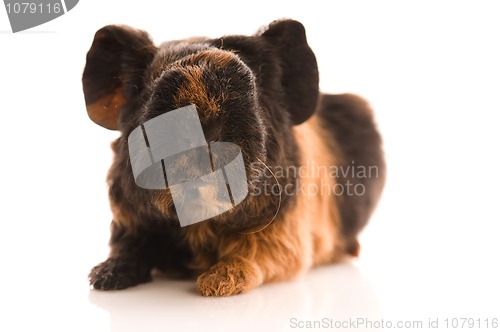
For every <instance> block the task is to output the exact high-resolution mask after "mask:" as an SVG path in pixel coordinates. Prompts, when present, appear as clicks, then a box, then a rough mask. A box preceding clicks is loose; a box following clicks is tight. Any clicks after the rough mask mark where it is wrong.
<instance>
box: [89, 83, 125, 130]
mask: <svg viewBox="0 0 500 332" xmlns="http://www.w3.org/2000/svg"><path fill="white" fill-rule="evenodd" d="M124 104H125V98H123V95H122V92H121V89H116V90H115V91H114V92H113V93H112V94H110V95H107V96H104V97H102V98H101V99H99V100H98V101H96V102H94V103H92V104H90V105H87V113H88V115H89V117H90V119H91V120H92V121H94V122H95V123H97V124H98V125H100V126H103V127H104V128H107V129H111V130H117V129H118V117H119V115H120V108H121V107H122V106H123V105H124Z"/></svg>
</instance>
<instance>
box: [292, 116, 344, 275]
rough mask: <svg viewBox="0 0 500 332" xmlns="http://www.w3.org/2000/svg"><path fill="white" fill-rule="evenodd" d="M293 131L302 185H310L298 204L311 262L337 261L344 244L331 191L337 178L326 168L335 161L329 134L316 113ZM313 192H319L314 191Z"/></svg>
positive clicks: (335, 200)
mask: <svg viewBox="0 0 500 332" xmlns="http://www.w3.org/2000/svg"><path fill="white" fill-rule="evenodd" d="M294 132H295V137H296V138H297V142H298V144H299V147H300V150H301V157H302V164H303V165H305V166H303V167H306V168H307V174H308V175H307V176H306V177H304V178H301V186H304V187H305V188H311V189H310V190H309V191H308V190H305V191H304V192H305V194H304V195H301V196H300V197H299V202H298V204H297V205H298V210H302V211H304V214H305V215H304V218H306V219H307V220H308V222H307V223H308V224H309V225H311V229H310V231H311V235H312V241H313V263H314V265H319V264H324V263H330V262H334V261H338V260H339V259H341V258H342V257H343V252H344V249H343V247H344V244H343V243H342V238H341V235H340V212H339V210H338V207H337V197H336V196H335V194H334V186H335V184H336V181H335V178H332V177H330V174H329V172H328V170H329V169H330V167H331V166H333V165H336V160H335V157H334V156H333V155H332V153H331V151H330V150H329V149H328V148H327V146H326V144H325V142H326V141H325V140H326V139H327V138H328V136H327V134H326V133H325V132H324V129H323V128H322V127H321V123H320V121H319V119H318V118H317V117H316V116H313V117H312V118H311V119H310V120H308V121H307V122H305V123H303V124H301V125H299V126H295V127H294ZM316 189H317V190H316ZM314 192H318V193H317V194H316V195H313V193H314ZM298 213H300V212H298Z"/></svg>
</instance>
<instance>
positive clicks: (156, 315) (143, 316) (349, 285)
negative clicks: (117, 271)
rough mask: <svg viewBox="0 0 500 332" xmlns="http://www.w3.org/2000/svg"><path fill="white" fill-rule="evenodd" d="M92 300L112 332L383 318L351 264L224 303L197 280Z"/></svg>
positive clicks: (272, 327) (161, 282)
mask: <svg viewBox="0 0 500 332" xmlns="http://www.w3.org/2000/svg"><path fill="white" fill-rule="evenodd" d="M89 299H90V302H91V303H92V304H94V305H96V306H97V307H99V308H102V309H105V310H106V311H107V312H108V313H109V317H110V324H111V331H113V332H124V331H140V330H148V331H176V330H179V331H180V330H189V331H191V330H192V331H196V330H200V329H207V330H208V331H234V330H238V331H260V330H262V331H284V330H288V329H292V328H293V326H294V325H293V324H299V323H298V321H303V322H305V321H308V320H312V321H314V320H322V319H325V318H326V319H335V320H344V319H347V320H348V319H349V318H351V317H366V318H371V319H374V320H375V319H380V317H381V314H380V310H379V308H378V303H377V299H376V297H375V294H374V291H373V289H372V288H371V286H370V283H369V282H368V280H367V279H366V278H365V277H364V276H363V275H362V273H361V272H360V271H359V269H358V268H357V267H356V266H355V265H354V264H352V263H343V264H339V265H333V266H327V267H321V268H317V269H314V270H313V271H311V272H310V273H309V274H307V275H305V276H303V277H301V278H299V279H297V280H294V281H291V282H283V283H274V284H267V285H264V286H262V287H260V288H257V289H254V290H252V291H251V292H249V293H246V294H240V295H237V296H231V297H224V298H205V297H202V296H200V295H199V294H198V293H197V291H196V290H195V288H194V282H193V281H172V280H166V279H158V278H157V279H156V280H155V281H154V282H153V283H150V284H145V285H141V286H138V287H134V288H131V289H127V290H124V291H115V292H102V291H91V292H90V293H89ZM294 318H295V321H296V322H297V323H293V321H291V320H292V319H294ZM368 330H370V329H368Z"/></svg>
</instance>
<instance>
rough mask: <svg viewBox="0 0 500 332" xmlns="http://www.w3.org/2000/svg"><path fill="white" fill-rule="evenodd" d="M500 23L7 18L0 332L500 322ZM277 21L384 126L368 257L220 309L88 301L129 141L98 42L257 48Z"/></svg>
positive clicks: (454, 4)
mask: <svg viewBox="0 0 500 332" xmlns="http://www.w3.org/2000/svg"><path fill="white" fill-rule="evenodd" d="M499 10H500V8H499V6H498V4H496V2H495V1H476V2H473V1H468V2H463V1H449V2H445V1H439V2H438V1H434V2H431V1H418V2H417V1H414V2H406V1H404V2H403V1H377V2H375V1H373V2H358V1H354V2H351V1H350V2H347V1H345V2H337V1H328V2H327V1H307V2H305V1H300V2H294V1H286V2H285V1H283V2H271V1H264V2H260V1H252V2H250V1H247V2H241V4H239V3H237V2H236V1H227V2H211V1H168V2H167V1H164V2H160V1H136V2H124V1H81V2H80V3H79V4H78V5H77V6H76V7H75V8H74V9H73V10H72V11H70V12H69V13H68V14H66V15H64V16H62V17H60V18H58V19H56V20H54V21H52V22H49V23H47V24H44V25H42V26H39V27H36V28H33V29H31V30H29V31H26V32H22V33H17V34H12V33H11V32H10V26H9V23H8V19H7V15H6V13H5V11H4V10H3V8H2V9H0V45H1V46H0V48H1V51H0V60H1V61H0V121H1V128H0V156H1V163H0V174H1V176H2V180H1V183H0V194H1V201H0V207H1V208H0V220H1V224H0V269H1V273H0V285H1V287H2V288H1V290H0V305H1V307H0V308H1V311H0V317H1V318H0V330H2V331H38V330H47V331H95V332H97V331H110V330H111V331H114V332H118V331H120V332H121V331H139V330H141V331H142V330H144V331H146V330H151V331H178V330H180V329H181V328H182V329H184V330H200V329H205V330H208V331H215V330H219V331H225V330H227V331H229V330H230V331H234V330H240V331H246V330H248V331H255V330H257V328H264V329H265V330H267V331H282V330H284V331H286V330H297V328H293V323H292V322H291V319H293V318H294V317H295V318H296V319H297V320H301V321H305V320H320V319H323V318H332V319H336V320H343V319H349V318H351V319H357V318H369V319H372V320H377V321H379V322H380V320H381V319H384V321H388V320H390V321H392V322H394V324H396V322H397V321H398V320H407V319H408V320H412V321H413V320H422V321H423V324H424V325H423V326H424V327H426V326H427V324H428V320H429V319H432V320H433V321H435V320H436V319H439V324H440V325H439V326H440V327H441V329H443V328H444V327H445V319H447V318H448V319H450V320H449V323H451V319H452V318H455V317H456V318H460V317H468V318H475V319H481V324H482V325H481V327H482V330H486V329H485V327H486V326H485V324H486V321H485V320H486V319H490V322H491V319H492V318H499V319H500V300H499V295H500V287H499V283H498V280H499V279H500V272H499V264H500V263H499V260H498V254H499V252H500V244H499V241H498V235H499V230H500V227H499V223H500V218H499V213H498V205H499V198H500V197H499V194H498V188H499V186H500V180H499V171H500V162H499V161H500V158H499V152H498V151H499V149H498V146H497V145H498V143H499V142H500V135H499V130H498V120H499V116H498V114H499V112H500V98H499V97H500V94H499V88H500V48H499V45H500V42H499V41H500V19H499ZM281 17H290V18H294V19H297V20H299V21H301V22H302V23H303V24H304V25H305V27H306V30H307V34H308V39H309V43H310V45H311V47H312V48H313V50H314V51H315V53H316V56H317V59H318V64H319V68H320V73H321V88H322V90H323V91H324V92H330V93H340V92H354V93H357V94H360V95H362V96H364V97H365V98H366V99H368V100H369V101H370V103H371V104H372V106H373V108H374V109H375V112H376V115H377V122H378V125H379V128H380V130H381V132H382V134H383V137H384V141H385V150H386V157H387V161H388V181H387V186H386V190H385V192H384V195H383V199H382V201H381V204H380V205H379V208H378V210H377V212H376V214H375V215H374V216H373V218H372V220H371V223H370V225H369V226H368V227H367V228H366V229H365V231H364V233H363V234H362V239H361V240H362V251H361V257H360V259H359V260H357V261H354V262H352V263H346V264H343V265H337V266H329V267H323V268H318V269H315V270H313V271H311V273H309V274H308V275H307V276H304V277H301V278H299V279H298V280H295V281H292V282H285V283H279V284H272V285H265V286H263V287H261V288H258V289H256V290H253V291H252V292H250V293H248V294H244V295H240V296H235V297H230V298H223V299H210V298H202V297H201V296H199V295H198V294H197V293H196V292H195V288H194V283H193V282H191V281H169V280H157V281H155V282H154V283H152V284H148V285H144V286H140V287H135V288H132V289H129V290H126V291H121V292H94V291H90V290H89V288H88V284H87V280H86V275H87V273H88V271H89V269H90V268H91V267H92V266H93V265H95V264H96V263H98V262H100V261H102V260H103V259H105V258H106V254H107V246H106V243H107V240H108V236H109V228H108V227H109V222H110V220H111V214H110V212H109V208H108V205H107V204H108V203H107V189H106V184H105V175H106V172H107V169H108V167H109V165H110V162H111V153H110V148H109V144H110V142H111V140H112V139H113V138H115V137H117V133H115V132H110V131H107V130H105V129H103V128H100V127H98V126H96V125H94V124H93V123H92V122H91V121H90V120H89V119H88V117H87V115H86V111H85V106H84V99H83V94H82V89H81V82H80V79H81V73H82V70H83V67H84V65H85V54H86V51H87V50H88V48H89V46H90V44H91V42H92V39H93V34H94V32H95V31H96V30H98V29H99V28H100V27H101V26H103V25H106V24H110V23H124V24H129V25H132V26H134V27H138V28H142V29H145V30H147V31H148V32H150V34H151V36H152V37H153V39H154V40H155V42H157V43H159V42H161V41H164V40H170V39H178V38H184V37H190V36H195V35H206V36H210V37H218V36H221V35H224V34H235V33H237V34H252V33H253V32H255V31H256V30H257V29H258V28H259V27H260V26H261V25H265V24H267V23H269V22H271V21H272V20H274V19H277V18H281ZM475 324H476V328H475V329H468V330H470V331H472V330H478V329H477V327H478V326H477V321H476V322H475ZM325 330H328V329H325ZM352 330H353V331H354V330H359V331H363V330H370V329H369V328H366V327H363V326H359V327H358V328H357V329H352ZM373 330H377V331H380V330H381V329H373ZM408 330H410V329H408ZM421 330H423V329H421ZM455 330H457V329H455ZM458 330H460V329H458ZM466 330H467V329H466ZM490 330H491V329H490ZM497 330H500V328H498V329H497Z"/></svg>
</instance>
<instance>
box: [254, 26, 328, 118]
mask: <svg viewBox="0 0 500 332" xmlns="http://www.w3.org/2000/svg"><path fill="white" fill-rule="evenodd" d="M261 36H262V37H263V38H265V39H267V40H268V41H269V44H270V45H271V46H272V47H274V48H275V49H276V51H277V55H278V56H279V57H280V62H281V66H282V68H281V69H282V77H281V83H282V84H283V87H284V89H285V102H286V103H287V106H288V109H289V110H290V115H291V119H292V121H293V122H294V124H300V123H302V122H304V121H306V120H307V119H308V118H309V117H310V116H311V115H313V113H314V110H315V109H316V103H317V102H318V96H319V88H318V82H319V74H318V65H317V63H316V57H315V56H314V53H313V52H312V50H311V48H310V47H309V45H308V44H307V39H306V31H305V29H304V26H303V25H302V24H301V23H300V22H297V21H294V20H279V21H274V22H272V23H271V24H270V25H269V27H268V28H267V29H266V30H265V31H264V32H263V33H262V34H261Z"/></svg>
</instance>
